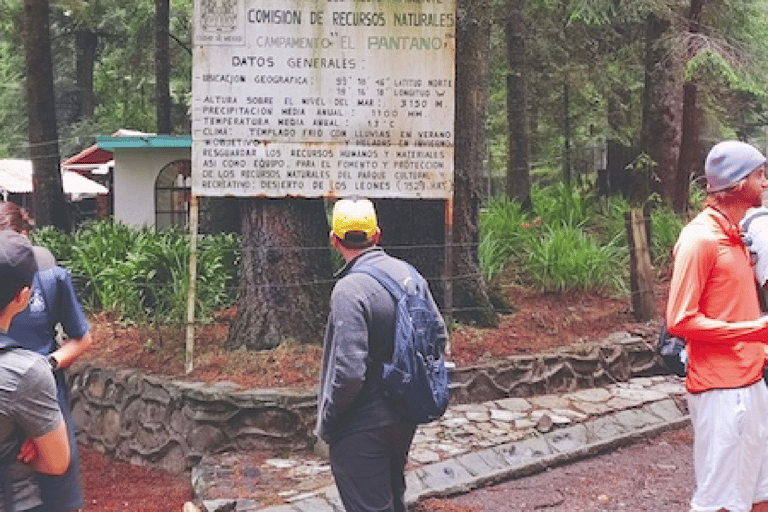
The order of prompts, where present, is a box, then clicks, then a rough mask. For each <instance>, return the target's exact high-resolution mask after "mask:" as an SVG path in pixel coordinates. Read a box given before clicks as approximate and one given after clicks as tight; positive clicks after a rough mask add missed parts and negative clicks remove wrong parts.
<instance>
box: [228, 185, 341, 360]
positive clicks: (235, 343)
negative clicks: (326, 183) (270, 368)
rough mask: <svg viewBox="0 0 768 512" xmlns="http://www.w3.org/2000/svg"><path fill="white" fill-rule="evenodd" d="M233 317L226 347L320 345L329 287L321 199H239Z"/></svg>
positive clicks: (326, 246)
mask: <svg viewBox="0 0 768 512" xmlns="http://www.w3.org/2000/svg"><path fill="white" fill-rule="evenodd" d="M242 205H243V211H242V221H243V226H242V240H243V241H242V244H243V251H242V257H241V262H240V284H239V290H238V299H237V315H236V317H235V319H234V320H233V323H232V325H231V326H230V329H229V336H228V340H227V343H228V345H229V347H230V348H232V349H237V348H247V349H252V350H265V349H271V348H274V347H277V346H278V345H280V344H281V343H283V342H284V341H286V340H294V341H296V342H298V343H304V344H306V343H322V340H323V326H324V324H325V320H326V318H327V316H328V304H329V301H328V299H329V295H330V290H331V286H332V284H333V283H332V279H331V273H332V272H331V260H330V248H329V246H328V232H329V226H328V221H327V219H326V215H325V206H324V203H323V200H322V199H244V200H243V202H242Z"/></svg>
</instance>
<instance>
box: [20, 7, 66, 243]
mask: <svg viewBox="0 0 768 512" xmlns="http://www.w3.org/2000/svg"><path fill="white" fill-rule="evenodd" d="M24 45H25V49H26V54H25V57H26V63H25V65H26V73H27V80H26V90H27V108H28V111H29V146H30V149H29V152H30V156H31V158H32V166H33V172H32V186H33V205H34V206H33V210H34V212H33V215H34V217H35V221H36V222H37V224H38V225H40V226H46V225H53V226H55V227H57V228H59V229H61V230H63V231H69V230H70V228H71V226H70V224H69V213H68V209H67V204H66V201H65V199H64V189H63V185H62V179H61V169H60V167H59V135H58V130H57V126H56V115H55V114H54V113H55V112H56V100H55V94H54V89H53V64H52V59H51V36H50V19H49V13H48V0H25V1H24Z"/></svg>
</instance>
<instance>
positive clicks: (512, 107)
mask: <svg viewBox="0 0 768 512" xmlns="http://www.w3.org/2000/svg"><path fill="white" fill-rule="evenodd" d="M524 9H525V0H507V5H506V19H505V23H504V29H505V33H506V40H507V62H508V63H509V69H510V73H509V75H508V76H507V126H508V127H509V134H508V139H507V141H508V143H507V146H508V155H509V156H508V160H507V196H508V197H509V198H510V199H514V200H516V201H518V202H519V203H520V204H521V205H522V207H523V209H524V210H529V211H530V210H532V209H533V204H532V203H531V172H530V138H529V136H528V126H529V122H528V85H527V83H528V59H527V58H526V54H525V52H526V48H525V37H526V35H525V21H524V18H523V12H524Z"/></svg>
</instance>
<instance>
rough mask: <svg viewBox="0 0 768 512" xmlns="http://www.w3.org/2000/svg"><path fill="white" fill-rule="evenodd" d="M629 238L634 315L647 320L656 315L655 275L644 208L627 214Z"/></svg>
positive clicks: (633, 209)
mask: <svg viewBox="0 0 768 512" xmlns="http://www.w3.org/2000/svg"><path fill="white" fill-rule="evenodd" d="M626 225H627V239H628V240H629V266H630V269H629V280H630V291H631V294H632V313H633V315H634V317H635V318H636V319H637V320H639V321H641V322H647V321H649V320H652V319H653V318H655V317H656V314H657V312H656V298H655V293H654V284H655V276H654V274H653V267H652V266H651V250H650V247H649V246H648V234H647V232H646V228H645V215H644V212H643V210H642V209H639V208H632V209H630V210H629V212H627V215H626Z"/></svg>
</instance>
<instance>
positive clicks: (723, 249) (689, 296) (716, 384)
mask: <svg viewBox="0 0 768 512" xmlns="http://www.w3.org/2000/svg"><path fill="white" fill-rule="evenodd" d="M667 328H668V329H669V332H670V333H672V334H674V335H676V336H680V337H682V338H684V339H685V340H686V352H687V353H688V376H687V378H686V381H685V386H686V388H687V389H688V391H689V392H691V393H700V392H702V391H707V390H710V389H730V388H739V387H744V386H749V385H751V384H754V383H755V382H757V381H759V380H760V379H761V378H762V376H763V366H764V364H765V359H766V356H765V351H764V348H763V347H764V346H763V343H767V342H768V317H765V318H761V313H760V304H759V301H758V298H757V291H756V288H755V275H754V272H753V269H752V263H751V259H750V256H749V252H748V251H747V249H746V248H745V246H744V244H743V242H742V241H741V237H740V236H739V229H738V227H737V226H734V225H732V224H731V223H730V222H729V221H728V220H727V219H726V218H725V217H724V216H723V215H722V214H721V213H719V212H718V211H717V210H714V209H712V208H706V209H705V210H704V211H702V212H701V213H700V214H699V215H698V216H697V217H696V218H695V219H694V220H693V221H692V222H691V223H689V224H688V225H687V226H686V227H685V228H683V230H682V232H681V233H680V238H679V239H678V241H677V244H676V245H675V249H674V268H673V272H672V281H671V283H670V292H669V300H668V302H667Z"/></svg>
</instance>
